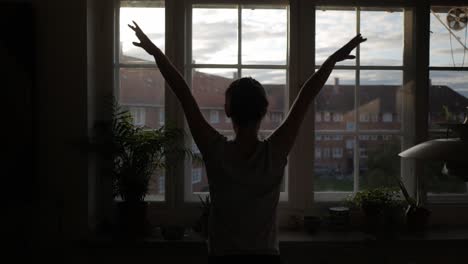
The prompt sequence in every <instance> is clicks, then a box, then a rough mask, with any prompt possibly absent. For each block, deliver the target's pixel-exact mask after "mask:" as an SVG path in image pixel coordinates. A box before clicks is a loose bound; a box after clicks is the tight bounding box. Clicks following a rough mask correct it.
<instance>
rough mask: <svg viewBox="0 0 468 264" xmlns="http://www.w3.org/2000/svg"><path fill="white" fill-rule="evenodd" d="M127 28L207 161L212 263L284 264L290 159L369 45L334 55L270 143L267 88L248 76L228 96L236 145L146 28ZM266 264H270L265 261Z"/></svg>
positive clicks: (303, 91) (353, 42) (350, 47)
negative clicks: (310, 112)
mask: <svg viewBox="0 0 468 264" xmlns="http://www.w3.org/2000/svg"><path fill="white" fill-rule="evenodd" d="M133 23H134V25H133V26H132V25H128V26H129V27H130V28H131V29H132V30H134V31H135V34H136V36H137V37H138V39H139V40H140V42H133V44H134V45H135V46H137V47H141V48H143V49H144V50H145V51H146V52H148V53H149V54H150V55H153V56H154V59H155V61H156V64H157V65H158V67H159V70H160V71H161V74H162V75H163V77H164V79H165V80H166V81H167V83H168V84H169V86H170V87H171V90H172V91H173V92H174V94H175V95H176V96H177V98H178V100H179V101H180V103H181V105H182V109H183V111H184V114H185V117H186V119H187V122H188V125H189V128H190V132H191V134H192V136H193V139H194V141H195V143H196V144H197V146H198V148H199V149H200V152H201V154H202V156H203V160H204V162H205V166H206V170H207V177H208V184H209V189H210V196H211V198H212V206H211V211H210V219H209V231H208V234H209V235H208V245H209V246H208V248H209V254H210V262H213V263H227V262H240V261H243V260H244V259H245V260H246V261H262V262H263V261H268V262H269V263H279V262H280V258H279V248H278V240H277V224H276V208H277V205H278V201H279V195H280V185H281V181H282V178H283V172H284V167H285V166H286V163H287V156H288V154H289V152H290V150H291V148H292V146H293V144H294V141H295V139H296V136H297V133H298V130H299V128H300V125H301V123H302V120H303V119H304V116H305V114H306V112H307V109H308V106H309V104H310V102H311V101H312V100H314V98H315V96H316V95H317V94H318V93H319V91H320V89H321V88H322V87H323V85H324V84H325V82H326V80H327V79H328V77H329V76H330V73H331V71H332V70H333V68H334V66H335V64H336V63H337V62H339V61H343V60H347V59H354V56H352V55H350V53H351V51H352V50H353V49H354V48H356V47H357V46H358V45H359V44H360V43H362V42H364V41H365V40H366V39H364V38H362V37H361V35H360V34H359V35H357V36H356V37H354V38H353V39H351V40H350V41H349V42H348V43H347V44H346V45H344V46H343V47H342V48H340V49H339V50H338V51H336V52H335V53H334V54H332V55H331V56H330V57H329V58H328V59H327V60H326V61H325V62H324V63H323V65H322V66H321V67H320V69H319V70H318V71H317V72H315V73H314V74H312V76H310V77H309V78H308V80H307V81H306V82H305V83H304V84H303V86H302V87H301V90H300V92H299V94H298V95H297V97H296V99H295V101H294V103H293V104H292V106H291V108H290V111H289V113H288V115H287V117H286V118H285V120H284V121H283V122H282V124H281V125H280V126H279V127H278V128H277V129H276V130H275V131H274V132H273V133H272V134H271V135H270V136H269V137H267V138H266V139H265V140H259V139H258V131H259V128H260V123H261V121H262V119H263V117H264V116H265V114H266V112H267V106H268V100H267V98H266V94H265V90H264V88H263V86H262V85H261V84H260V83H259V82H258V81H256V80H255V79H252V78H250V77H248V78H241V79H238V80H235V81H234V82H232V83H231V85H230V86H229V87H228V89H227V90H226V95H225V105H224V108H225V112H226V115H227V116H228V117H230V118H231V119H232V121H233V122H232V125H233V128H234V132H235V139H234V140H232V141H230V140H227V139H226V138H225V137H224V136H223V135H221V134H220V133H218V132H217V131H216V130H215V129H214V128H213V127H211V126H210V124H209V123H208V122H207V121H206V120H205V119H204V117H203V115H202V113H201V111H200V109H199V107H198V105H197V103H196V101H195V99H194V97H193V95H192V93H191V91H190V89H189V87H188V85H187V83H186V82H185V80H184V78H183V77H182V75H181V74H180V73H179V72H178V71H177V69H176V68H175V67H174V66H173V65H172V64H171V62H170V61H169V59H168V58H167V57H166V56H165V55H164V54H163V53H162V51H161V50H160V49H159V48H158V47H156V45H154V44H153V43H152V42H151V40H150V39H149V38H148V37H147V36H146V35H145V34H144V33H143V31H142V30H141V29H140V27H139V26H138V25H137V24H136V23H135V22H133ZM265 263H266V262H265Z"/></svg>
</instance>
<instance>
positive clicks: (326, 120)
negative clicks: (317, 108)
mask: <svg viewBox="0 0 468 264" xmlns="http://www.w3.org/2000/svg"><path fill="white" fill-rule="evenodd" d="M323 121H325V122H330V112H324V113H323Z"/></svg>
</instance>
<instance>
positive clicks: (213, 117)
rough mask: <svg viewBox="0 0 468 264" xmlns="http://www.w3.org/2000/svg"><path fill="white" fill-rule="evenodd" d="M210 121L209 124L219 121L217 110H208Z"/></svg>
mask: <svg viewBox="0 0 468 264" xmlns="http://www.w3.org/2000/svg"><path fill="white" fill-rule="evenodd" d="M210 123H211V124H217V123H219V111H218V110H210Z"/></svg>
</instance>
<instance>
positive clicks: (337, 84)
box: [333, 77, 340, 94]
mask: <svg viewBox="0 0 468 264" xmlns="http://www.w3.org/2000/svg"><path fill="white" fill-rule="evenodd" d="M339 86H340V78H338V77H335V83H334V84H333V93H334V94H338V91H339Z"/></svg>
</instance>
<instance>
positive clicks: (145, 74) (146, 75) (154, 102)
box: [119, 68, 165, 201]
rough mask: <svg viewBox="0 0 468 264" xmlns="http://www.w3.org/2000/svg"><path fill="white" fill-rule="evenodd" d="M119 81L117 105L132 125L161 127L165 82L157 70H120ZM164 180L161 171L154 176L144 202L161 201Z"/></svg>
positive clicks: (162, 198) (162, 122)
mask: <svg viewBox="0 0 468 264" xmlns="http://www.w3.org/2000/svg"><path fill="white" fill-rule="evenodd" d="M119 79H120V90H119V103H120V105H122V106H124V107H126V108H127V109H128V110H129V111H130V113H131V115H132V117H133V122H134V124H135V125H138V126H142V127H146V128H159V127H161V126H162V125H164V123H165V118H164V79H163V77H162V75H161V73H160V72H159V70H158V69H138V68H136V69H135V68H131V69H129V68H121V69H120V71H119ZM164 180H165V174H164V171H162V170H156V171H155V172H154V173H153V176H152V177H151V179H150V183H149V191H148V195H147V197H146V200H151V201H163V200H164Z"/></svg>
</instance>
